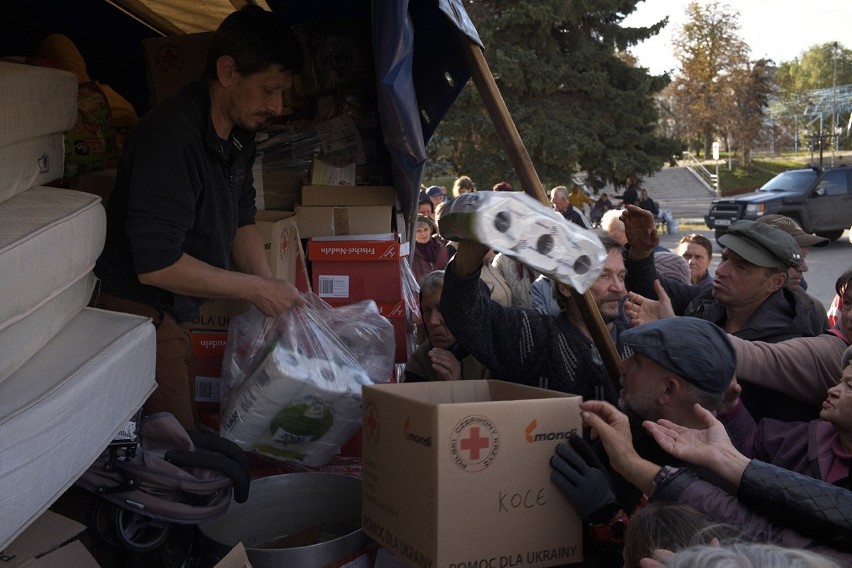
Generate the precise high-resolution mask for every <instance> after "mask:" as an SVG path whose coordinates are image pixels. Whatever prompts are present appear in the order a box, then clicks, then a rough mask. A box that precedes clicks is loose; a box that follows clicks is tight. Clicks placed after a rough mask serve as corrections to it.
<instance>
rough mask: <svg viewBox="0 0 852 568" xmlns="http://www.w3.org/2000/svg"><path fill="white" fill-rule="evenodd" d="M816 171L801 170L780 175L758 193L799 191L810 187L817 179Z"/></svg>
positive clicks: (764, 185)
mask: <svg viewBox="0 0 852 568" xmlns="http://www.w3.org/2000/svg"><path fill="white" fill-rule="evenodd" d="M816 176H817V173H816V172H815V171H814V170H800V171H795V172H784V173H782V174H778V175H777V176H775V177H774V178H772V179H771V180H769V181H768V182H766V183H765V184H763V187H761V188H760V189H759V190H758V191H799V190H802V189H805V188H806V187H808V186H809V185H810V184H811V183H812V182H813V181H814V179H815V178H816Z"/></svg>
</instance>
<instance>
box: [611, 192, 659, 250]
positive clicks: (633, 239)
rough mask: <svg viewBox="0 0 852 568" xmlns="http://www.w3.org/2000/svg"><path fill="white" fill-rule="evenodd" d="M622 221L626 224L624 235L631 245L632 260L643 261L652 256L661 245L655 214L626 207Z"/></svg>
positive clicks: (633, 206) (633, 207) (634, 206)
mask: <svg viewBox="0 0 852 568" xmlns="http://www.w3.org/2000/svg"><path fill="white" fill-rule="evenodd" d="M620 219H621V221H622V222H623V223H624V234H625V236H626V237H627V243H628V244H629V245H630V258H631V259H633V260H641V259H643V258H647V257H648V256H650V255H651V253H653V252H654V248H656V246H657V245H659V244H660V235H659V234H658V233H657V223H656V221H654V214H653V213H651V212H650V211H646V210H644V209H642V208H641V207H637V206H636V205H625V207H624V213H622V214H621V217H620Z"/></svg>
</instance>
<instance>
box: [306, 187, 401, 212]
mask: <svg viewBox="0 0 852 568" xmlns="http://www.w3.org/2000/svg"><path fill="white" fill-rule="evenodd" d="M395 204H396V190H395V189H394V188H393V186H389V185H356V186H351V187H341V186H335V185H304V186H302V205H303V206H306V207H323V206H343V205H356V206H368V205H391V206H393V205H395Z"/></svg>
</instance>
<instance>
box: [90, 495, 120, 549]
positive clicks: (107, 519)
mask: <svg viewBox="0 0 852 568" xmlns="http://www.w3.org/2000/svg"><path fill="white" fill-rule="evenodd" d="M118 509H119V507H118V506H117V505H113V504H112V503H110V502H109V501H104V500H103V499H100V498H98V497H95V498H94V499H92V501H91V502H90V503H89V508H88V509H87V510H86V532H87V533H88V534H89V537H90V538H91V539H92V541H93V542H94V543H95V544H96V545H98V546H100V547H102V548H106V549H110V550H114V549H116V548H118V547H119V546H120V545H119V542H118V537H117V535H116V532H115V517H116V515H117V514H118Z"/></svg>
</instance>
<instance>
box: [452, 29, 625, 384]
mask: <svg viewBox="0 0 852 568" xmlns="http://www.w3.org/2000/svg"><path fill="white" fill-rule="evenodd" d="M458 38H459V43H460V45H461V51H462V55H463V56H464V60H465V64H466V65H467V67H468V69H469V70H470V74H471V77H472V78H473V82H474V84H475V85H476V90H477V91H478V92H479V96H480V97H482V100H483V102H484V103H485V108H486V110H487V111H488V115H489V116H490V117H491V122H493V123H494V127H495V128H496V129H497V135H498V136H499V138H500V142H501V143H502V144H503V148H504V149H505V150H506V152H507V153H508V155H509V159H510V160H511V162H512V167H513V168H514V170H515V174H516V175H517V176H518V179H520V181H521V187H523V188H524V192H526V193H527V194H529V195H531V196H532V197H535V198H536V199H538V200H539V201H541V202H542V203H543V204H545V205H547V206H550V200H549V199H548V197H547V193H545V191H544V188H543V187H542V185H541V180H540V179H539V177H538V173H537V172H536V171H535V167H533V164H532V160H531V159H530V156H529V154H528V153H527V149H526V147H525V146H524V142H523V140H521V136H520V134H519V133H518V129H517V128H516V127H515V123H514V121H513V120H512V117H511V115H509V110H508V109H507V108H506V103H505V102H504V101H503V96H502V95H501V94H500V90H499V89H498V88H497V84H496V83H495V82H494V77H493V75H492V74H491V70H490V68H489V67H488V62H487V61H485V55H484V54H483V53H482V48H481V47H479V45H477V44H476V43H475V42H473V41H472V40H471V39H470V38H469V37H467V36H466V35H465V34H464V33H462V32H461V31H459V33H458ZM574 298H575V300H576V302H577V307H579V308H580V313H581V314H582V315H583V320H584V321H585V322H586V327H588V328H589V333H591V335H592V340H593V341H594V342H595V345H597V347H598V350H600V352H601V356H602V357H603V360H604V364H605V365H606V368H607V371H609V375H610V378H611V379H612V380H613V382H614V383H615V385H616V389H618V388H619V378H620V376H621V372H620V371H619V369H618V363H619V361H620V358H619V356H618V352H617V351H616V350H615V345H614V344H613V342H612V337H610V334H609V331H608V330H607V328H606V325H605V324H604V322H603V318H601V314H600V311H599V310H598V306H597V304H595V301H594V298H593V297H592V293H591V291H589V290H587V291H586V292H585V293H584V294H576V293H575V294H574Z"/></svg>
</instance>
